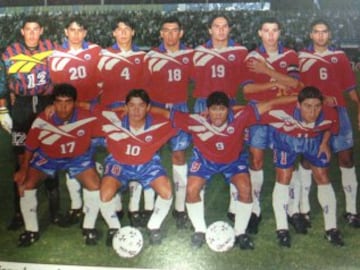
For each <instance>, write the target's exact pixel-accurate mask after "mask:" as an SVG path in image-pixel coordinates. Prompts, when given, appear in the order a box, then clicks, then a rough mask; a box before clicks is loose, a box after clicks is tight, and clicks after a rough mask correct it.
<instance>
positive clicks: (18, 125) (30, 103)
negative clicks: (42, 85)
mask: <svg viewBox="0 0 360 270" xmlns="http://www.w3.org/2000/svg"><path fill="white" fill-rule="evenodd" d="M51 102H52V97H51V96H50V95H47V96H16V97H15V103H14V105H13V106H12V107H11V117H12V120H13V130H12V145H13V147H14V151H15V154H22V153H24V150H25V148H24V145H25V139H26V134H27V133H28V131H29V130H30V128H31V124H32V122H33V121H34V120H35V118H36V116H37V115H38V114H39V113H40V112H42V111H43V110H44V109H45V108H46V106H48V105H49V104H51Z"/></svg>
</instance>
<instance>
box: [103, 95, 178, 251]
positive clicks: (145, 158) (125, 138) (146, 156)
mask: <svg viewBox="0 0 360 270" xmlns="http://www.w3.org/2000/svg"><path fill="white" fill-rule="evenodd" d="M125 104H126V106H125V109H126V112H127V114H126V115H125V116H121V115H122V114H123V113H122V112H110V111H103V112H102V116H103V118H104V123H103V124H102V127H101V128H102V131H103V133H104V135H105V136H106V140H107V147H108V151H109V152H110V155H109V156H108V157H107V158H106V159H105V172H104V176H103V178H102V180H101V189H100V198H101V204H100V205H101V207H100V209H101V213H102V215H103V217H104V219H105V221H106V223H107V225H108V226H109V231H108V237H107V245H111V243H112V238H113V236H114V234H115V233H116V231H117V230H118V229H119V228H120V222H119V219H118V218H117V216H116V215H114V212H115V207H114V204H113V197H114V195H115V194H116V193H117V191H118V190H119V189H120V188H126V187H127V185H128V183H129V181H132V180H136V181H138V182H139V183H140V184H141V185H142V186H143V188H144V189H148V188H152V189H154V190H155V192H156V193H157V194H158V196H157V198H156V201H155V207H154V211H153V213H152V215H151V217H150V220H149V221H148V223H147V228H148V229H149V233H150V243H151V244H160V243H161V239H162V233H161V230H160V227H161V224H162V222H163V220H164V219H165V217H166V215H167V214H168V212H169V210H170V207H171V203H172V192H171V184H170V181H169V179H168V177H167V176H166V171H165V169H164V168H163V166H162V164H161V159H160V155H159V153H158V150H159V149H160V148H161V147H162V146H163V145H164V144H166V142H167V141H168V140H169V139H170V138H171V137H172V136H173V135H175V133H176V130H175V129H173V128H172V127H171V123H170V122H169V121H168V120H167V119H165V118H162V117H159V116H156V115H151V114H149V113H148V111H149V109H150V98H149V96H148V94H147V93H146V92H145V91H144V90H143V89H133V90H131V91H130V92H129V93H128V95H127V96H126V100H125Z"/></svg>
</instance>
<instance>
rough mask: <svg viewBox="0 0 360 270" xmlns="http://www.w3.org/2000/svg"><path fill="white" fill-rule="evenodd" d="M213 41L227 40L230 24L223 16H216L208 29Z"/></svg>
mask: <svg viewBox="0 0 360 270" xmlns="http://www.w3.org/2000/svg"><path fill="white" fill-rule="evenodd" d="M209 33H210V35H211V39H212V40H213V41H218V42H221V41H227V40H228V39H229V34H230V26H229V24H228V22H227V20H226V19H225V18H223V17H219V18H216V19H215V20H214V21H213V23H212V25H211V28H210V29H209Z"/></svg>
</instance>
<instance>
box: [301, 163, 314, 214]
mask: <svg viewBox="0 0 360 270" xmlns="http://www.w3.org/2000/svg"><path fill="white" fill-rule="evenodd" d="M298 171H299V179H300V187H301V191H300V212H301V213H303V214H306V213H308V212H310V201H309V193H310V189H311V183H312V178H311V170H308V169H305V168H304V167H303V166H301V164H299V169H298Z"/></svg>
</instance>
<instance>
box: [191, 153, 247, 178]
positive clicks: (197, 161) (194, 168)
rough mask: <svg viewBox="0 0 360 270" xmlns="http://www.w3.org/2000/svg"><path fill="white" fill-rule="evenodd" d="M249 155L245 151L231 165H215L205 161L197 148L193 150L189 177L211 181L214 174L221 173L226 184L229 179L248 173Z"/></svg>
mask: <svg viewBox="0 0 360 270" xmlns="http://www.w3.org/2000/svg"><path fill="white" fill-rule="evenodd" d="M248 168H249V154H248V151H247V150H244V151H242V152H241V153H240V156H239V158H238V159H237V160H235V161H234V162H231V163H228V164H227V163H216V162H212V161H209V160H207V159H205V158H204V157H203V156H202V155H201V153H200V152H199V150H198V149H197V148H193V155H192V157H191V161H190V164H189V173H188V174H189V176H198V177H201V178H203V179H205V180H206V182H207V183H209V182H210V181H211V177H212V176H213V175H214V174H217V173H221V174H223V175H224V177H225V181H226V183H228V184H229V183H230V182H231V178H232V177H233V176H234V175H236V174H239V173H249V170H248Z"/></svg>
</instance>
